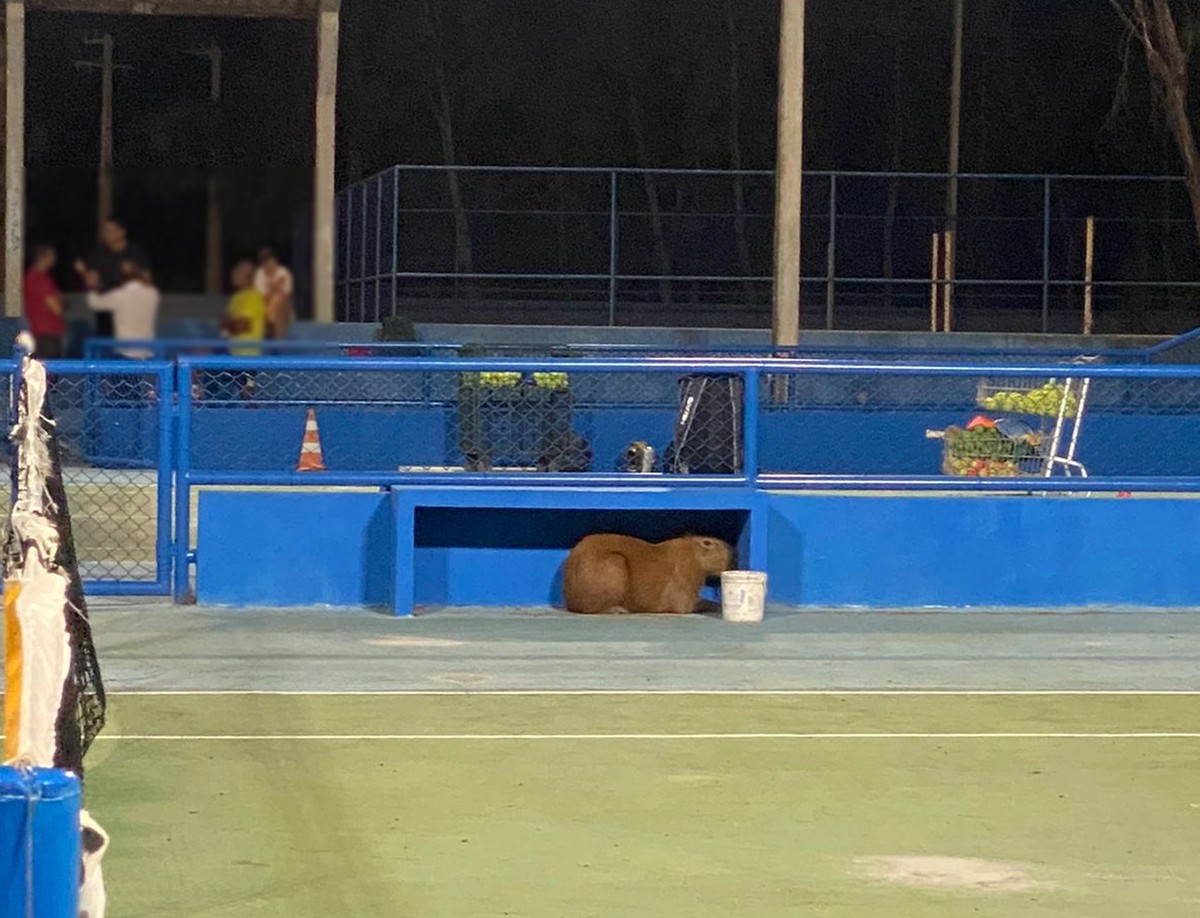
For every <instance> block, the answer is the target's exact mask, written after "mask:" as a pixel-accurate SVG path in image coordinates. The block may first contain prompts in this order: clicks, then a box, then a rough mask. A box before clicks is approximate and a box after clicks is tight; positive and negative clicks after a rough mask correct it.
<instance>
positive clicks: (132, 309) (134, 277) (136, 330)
mask: <svg viewBox="0 0 1200 918" xmlns="http://www.w3.org/2000/svg"><path fill="white" fill-rule="evenodd" d="M121 277H122V278H123V280H122V282H121V284H120V285H119V286H117V287H114V288H113V289H112V290H109V291H107V292H106V293H100V292H99V291H98V289H97V288H98V286H99V278H96V277H89V278H88V287H89V293H88V295H87V304H88V308H89V309H91V310H93V311H95V312H110V313H112V317H113V338H114V339H115V340H117V341H152V340H153V339H154V330H155V323H156V322H157V320H158V304H159V301H160V299H161V297H160V296H159V292H158V289H157V288H156V287H155V286H154V284H153V283H151V281H150V275H149V274H148V273H147V272H146V271H145V270H144V269H142V268H141V267H139V266H138V265H137V264H136V263H135V262H132V261H123V262H121ZM115 351H116V353H117V354H118V355H120V356H121V357H127V358H129V359H130V360H149V359H150V358H151V357H153V356H154V352H153V351H151V350H149V349H148V348H144V347H118V348H116V349H115Z"/></svg>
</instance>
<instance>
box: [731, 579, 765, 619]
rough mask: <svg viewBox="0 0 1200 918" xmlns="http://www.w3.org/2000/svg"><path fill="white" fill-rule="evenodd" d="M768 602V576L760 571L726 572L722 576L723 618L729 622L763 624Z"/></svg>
mask: <svg viewBox="0 0 1200 918" xmlns="http://www.w3.org/2000/svg"><path fill="white" fill-rule="evenodd" d="M766 602H767V575H766V574H764V573H761V572H759V571H725V573H723V574H722V575H721V618H723V619H725V621H727V622H761V621H762V620H763V607H764V606H765V605H766Z"/></svg>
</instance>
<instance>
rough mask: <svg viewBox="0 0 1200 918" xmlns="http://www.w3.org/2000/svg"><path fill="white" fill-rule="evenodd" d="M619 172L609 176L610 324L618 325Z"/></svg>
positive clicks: (619, 250)
mask: <svg viewBox="0 0 1200 918" xmlns="http://www.w3.org/2000/svg"><path fill="white" fill-rule="evenodd" d="M617 191H618V186H617V170H616V169H613V170H612V171H611V172H609V174H608V324H609V326H614V325H616V324H617V271H618V270H620V254H621V243H620V236H621V220H620V215H619V213H618V210H617V208H618V207H619V206H620V204H619V201H618V195H617Z"/></svg>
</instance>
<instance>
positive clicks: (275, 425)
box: [188, 359, 743, 475]
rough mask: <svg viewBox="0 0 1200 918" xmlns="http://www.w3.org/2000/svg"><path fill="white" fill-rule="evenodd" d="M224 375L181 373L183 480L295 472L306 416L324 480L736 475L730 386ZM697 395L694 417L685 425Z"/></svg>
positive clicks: (287, 370)
mask: <svg viewBox="0 0 1200 918" xmlns="http://www.w3.org/2000/svg"><path fill="white" fill-rule="evenodd" d="M229 363H230V362H229V361H224V362H219V365H217V366H212V365H210V362H205V363H201V364H196V365H191V370H190V373H191V375H190V399H191V411H190V418H189V420H190V424H189V431H188V433H189V439H190V448H189V462H190V467H191V469H193V470H197V471H251V470H253V471H277V472H287V471H291V470H294V469H295V468H296V466H297V462H298V458H299V453H300V448H301V443H302V440H303V437H304V434H305V429H306V425H307V423H308V417H309V412H310V411H311V412H312V414H313V418H314V420H315V421H316V425H317V432H318V434H319V437H320V445H321V451H322V461H323V463H324V465H325V466H326V468H328V469H331V470H339V471H347V472H349V471H376V472H386V473H396V472H407V473H422V472H442V473H452V472H475V473H480V472H492V471H514V472H515V471H540V472H563V473H569V472H574V473H586V472H593V473H615V472H621V471H634V470H637V471H644V472H652V471H655V472H665V473H668V474H677V473H678V474H682V473H683V472H685V471H686V472H691V473H704V474H714V475H722V474H734V473H741V472H742V471H743V467H742V463H741V460H740V454H741V426H742V424H741V420H742V411H743V404H742V403H743V397H742V391H741V377H740V376H737V375H736V374H734V375H732V376H727V377H723V378H722V379H723V381H722V380H718V381H717V382H711V381H710V382H707V383H706V382H705V379H706V378H707V377H705V378H698V379H696V380H693V379H691V377H690V375H689V374H680V373H676V372H664V371H663V370H662V369H661V368H660V369H655V368H653V367H651V366H650V365H649V364H646V365H643V366H641V367H639V366H638V365H637V364H636V363H633V362H627V365H626V366H624V367H621V368H613V369H589V368H586V367H587V366H588V365H587V364H586V363H585V364H584V365H583V366H584V368H580V366H579V365H578V364H574V363H572V362H571V361H561V362H553V361H551V362H547V363H545V364H539V363H528V362H527V363H525V364H521V363H518V362H511V361H508V362H500V361H478V360H469V359H464V360H461V361H457V362H456V361H438V362H437V363H438V364H439V366H440V367H441V368H439V369H429V368H428V366H427V365H422V364H421V363H420V362H412V361H409V362H403V361H388V362H386V363H385V362H379V361H364V362H363V369H361V370H358V369H352V368H351V367H352V366H353V362H348V361H341V362H337V363H330V364H329V365H328V367H327V368H315V367H314V366H312V365H310V368H305V367H304V365H303V364H301V365H300V366H299V367H297V366H288V365H280V364H276V365H274V366H273V365H271V364H270V363H269V362H261V363H257V364H256V363H254V362H246V363H244V364H241V365H234V366H230V365H229ZM427 363H428V362H427ZM689 387H690V388H689ZM694 388H702V389H704V393H703V402H704V406H703V410H699V411H693V412H692V413H691V414H689V415H687V416H684V414H683V413H682V408H681V406H683V405H684V404H686V403H687V399H688V398H689V392H691V390H692V389H694ZM718 388H721V389H723V391H722V392H721V393H720V395H718V394H717V391H718ZM690 397H691V398H692V400H693V402H696V401H698V398H697V397H696V396H695V395H691V396H690ZM717 402H719V407H718V408H710V407H709V406H710V405H713V404H716V403H717Z"/></svg>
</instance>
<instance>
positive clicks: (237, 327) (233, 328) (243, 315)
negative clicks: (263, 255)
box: [221, 259, 268, 398]
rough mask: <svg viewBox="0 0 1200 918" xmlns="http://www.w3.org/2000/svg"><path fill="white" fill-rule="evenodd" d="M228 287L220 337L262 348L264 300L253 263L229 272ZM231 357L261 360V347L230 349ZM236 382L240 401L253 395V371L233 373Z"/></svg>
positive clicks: (264, 324) (264, 334) (236, 267)
mask: <svg viewBox="0 0 1200 918" xmlns="http://www.w3.org/2000/svg"><path fill="white" fill-rule="evenodd" d="M229 285H230V286H231V287H232V288H233V296H231V297H230V298H229V304H228V305H227V306H226V307H225V316H224V318H223V319H222V320H221V334H222V335H224V336H225V337H226V338H228V339H229V340H230V341H247V342H249V341H256V342H259V344H260V345H261V343H262V340H263V338H265V337H266V336H267V330H268V322H267V300H266V297H264V296H263V295H262V294H261V293H260V292H259V291H258V289H257V288H256V287H255V285H254V262H252V261H250V260H249V259H246V260H245V261H239V262H238V263H237V264H236V265H234V266H233V270H232V271H230V272H229ZM229 353H230V355H231V356H233V357H261V356H262V347H261V346H260V347H239V348H230V349H229ZM235 382H236V385H237V388H238V394H239V395H240V397H241V398H252V397H253V396H254V384H255V378H254V372H253V371H252V370H248V371H245V372H242V373H238V374H236V377H235Z"/></svg>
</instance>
